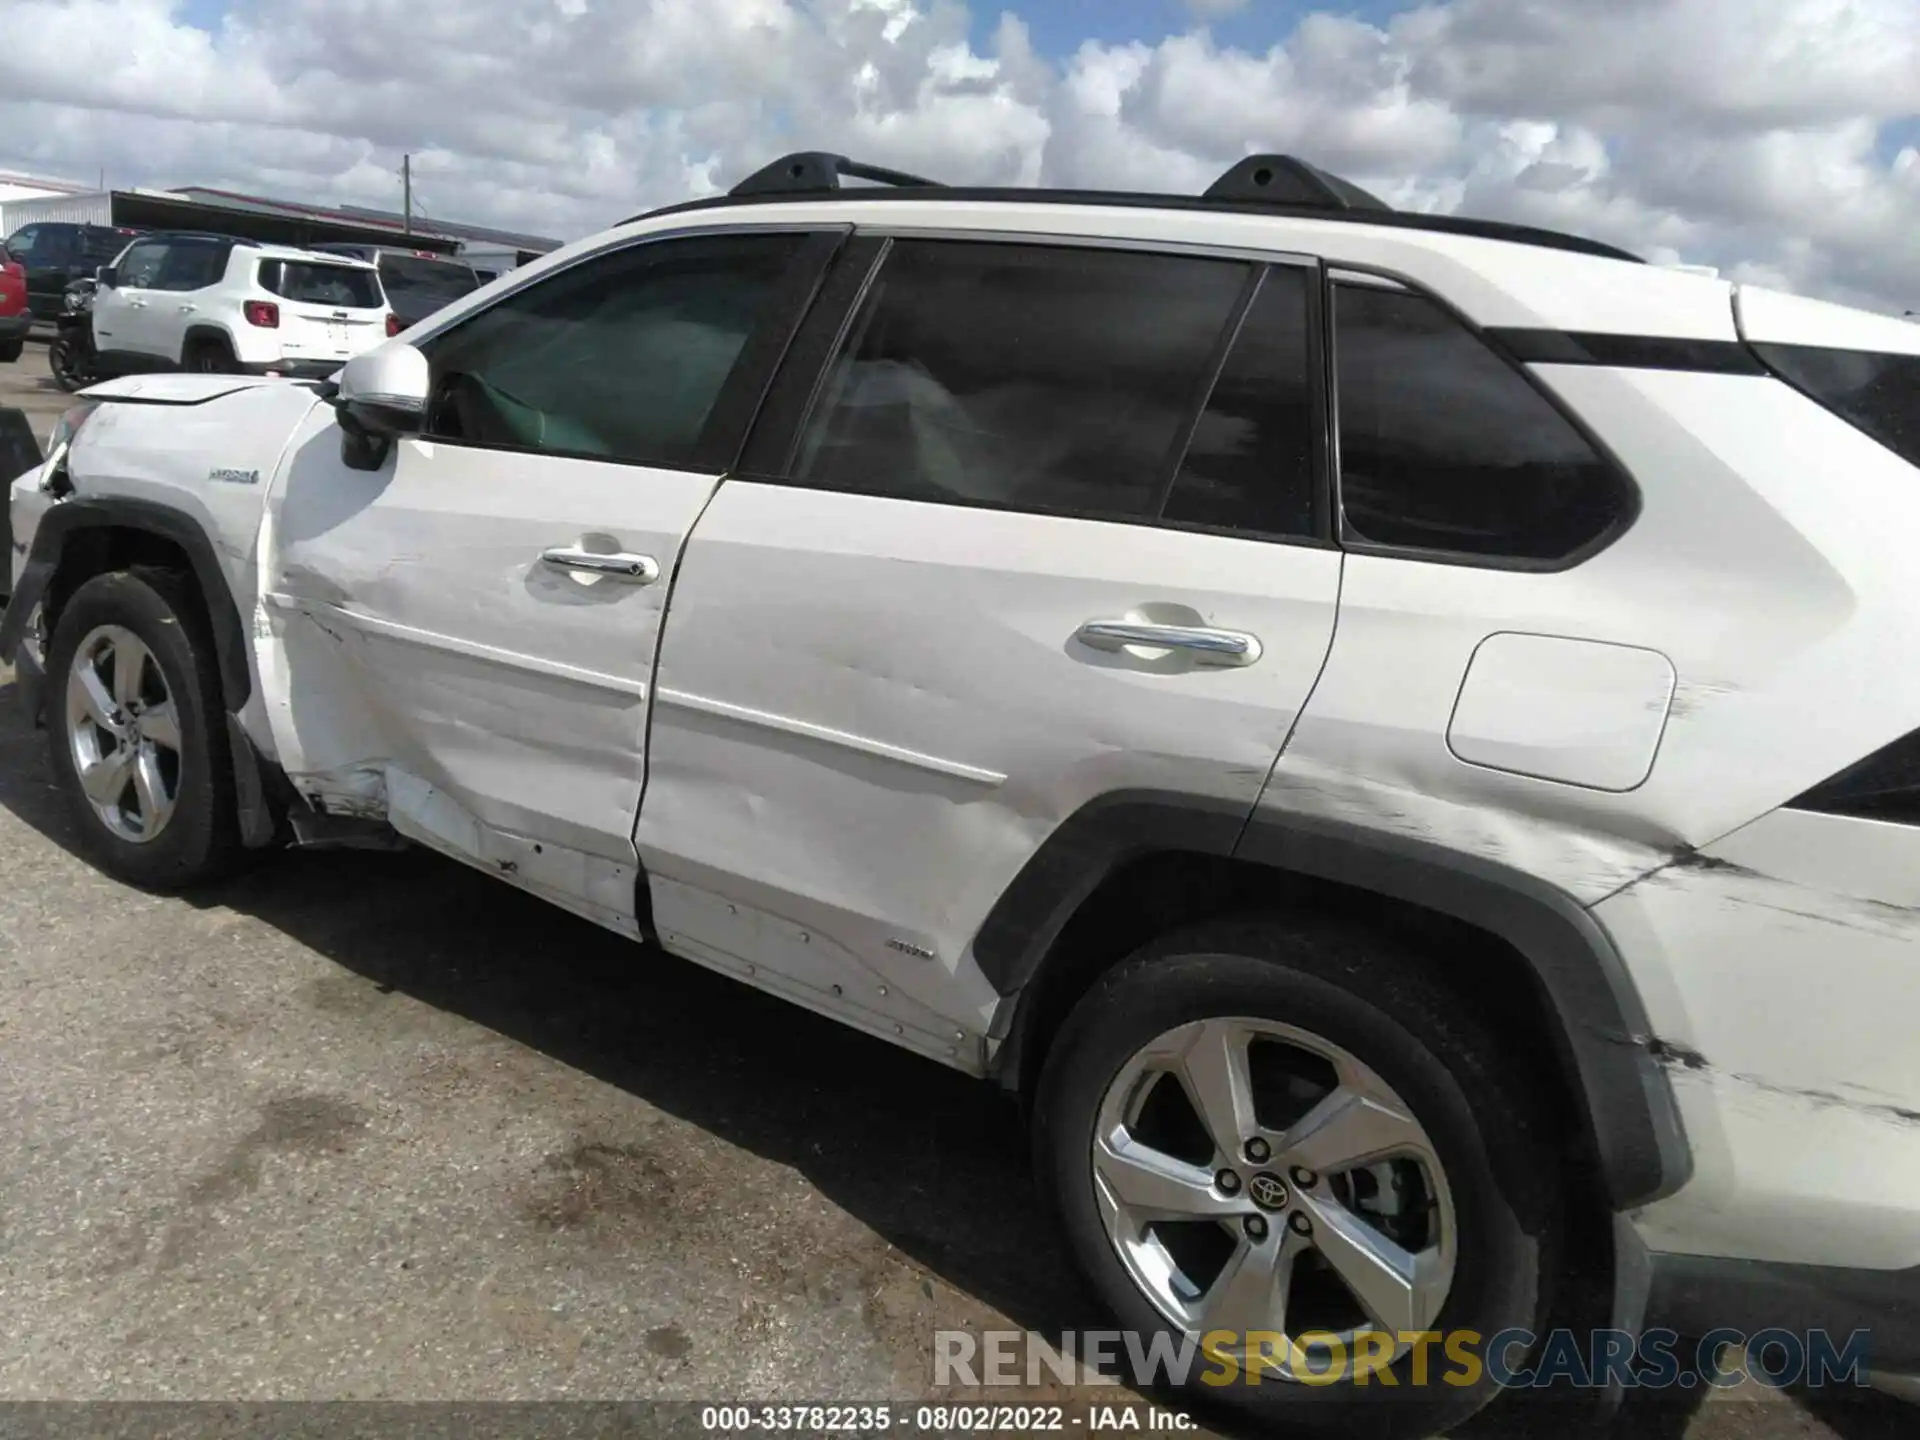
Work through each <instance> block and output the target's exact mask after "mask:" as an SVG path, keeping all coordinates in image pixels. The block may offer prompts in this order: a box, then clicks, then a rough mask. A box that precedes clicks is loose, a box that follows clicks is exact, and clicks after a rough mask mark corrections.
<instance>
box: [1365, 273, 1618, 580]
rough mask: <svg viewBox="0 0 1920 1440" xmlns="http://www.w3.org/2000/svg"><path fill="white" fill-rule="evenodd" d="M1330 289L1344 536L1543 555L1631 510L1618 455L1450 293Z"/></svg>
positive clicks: (1474, 553) (1501, 554)
mask: <svg viewBox="0 0 1920 1440" xmlns="http://www.w3.org/2000/svg"><path fill="white" fill-rule="evenodd" d="M1333 301H1334V347H1335V373H1336V391H1337V396H1336V403H1337V407H1338V417H1339V424H1338V434H1339V455H1340V504H1341V511H1342V515H1343V519H1344V527H1345V535H1346V538H1347V539H1349V540H1352V541H1356V542H1361V543H1369V544H1375V545H1387V546H1394V547H1396V548H1401V549H1411V550H1424V551H1432V552H1436V553H1440V554H1447V555H1455V556H1471V557H1481V558H1485V559H1491V560H1505V561H1519V562H1523V563H1527V562H1531V563H1536V564H1545V563H1552V562H1555V561H1560V560H1565V559H1567V558H1568V557H1569V556H1572V555H1574V554H1575V553H1576V552H1578V551H1581V550H1583V549H1584V548H1586V547H1587V546H1589V545H1591V544H1593V543H1594V542H1596V541H1598V540H1599V539H1601V538H1602V537H1603V536H1604V535H1606V534H1607V533H1608V532H1609V531H1610V530H1612V529H1614V528H1615V527H1616V526H1618V525H1619V524H1620V523H1621V522H1622V521H1623V520H1624V519H1625V518H1627V516H1629V515H1630V514H1631V511H1632V505H1633V496H1632V491H1631V490H1630V489H1629V488H1628V486H1627V484H1626V482H1625V481H1624V479H1623V477H1621V476H1620V475H1619V474H1618V472H1617V471H1616V470H1615V469H1614V467H1613V466H1612V465H1610V464H1609V463H1608V462H1607V461H1606V460H1605V459H1604V458H1603V457H1602V456H1601V455H1600V454H1599V453H1598V452H1596V451H1595V449H1594V448H1593V446H1592V445H1591V444H1590V443H1588V441H1587V439H1586V437H1585V436H1583V435H1582V434H1581V433H1580V431H1579V430H1578V429H1576V428H1575V427H1574V425H1573V423H1572V422H1571V421H1570V420H1568V419H1567V418H1566V416H1564V415H1563V414H1561V413H1560V411H1559V409H1558V408H1556V407H1555V406H1554V404H1553V403H1552V402H1551V401H1550V400H1548V399H1547V397H1546V396H1545V395H1543V394H1542V393H1541V392H1540V391H1539V390H1537V389H1535V388H1534V387H1533V385H1532V384H1530V383H1529V382H1528V380H1527V379H1526V377H1525V376H1523V375H1521V374H1520V373H1519V372H1518V371H1516V370H1515V369H1514V368H1513V367H1512V366H1511V365H1509V364H1508V363H1507V362H1506V361H1505V360H1504V359H1502V358H1501V357H1500V356H1499V355H1496V354H1495V353H1494V352H1493V351H1492V350H1490V349H1489V348H1488V347H1487V345H1486V344H1485V343H1484V342H1483V341H1482V340H1481V339H1480V338H1479V337H1478V336H1476V335H1474V334H1473V333H1472V332H1471V331H1470V330H1468V329H1467V328H1466V327H1465V326H1464V325H1462V324H1461V323H1460V322H1459V321H1457V320H1456V319H1454V318H1453V316H1452V315H1450V314H1448V313H1447V311H1446V310H1445V309H1443V308H1442V307H1441V306H1440V305H1439V304H1437V303H1436V302H1434V301H1433V300H1430V299H1428V298H1426V297H1425V296H1421V295H1416V294H1412V293H1410V292H1407V291H1402V290H1397V289H1385V288H1379V287H1375V286H1367V285H1337V286H1335V287H1334V297H1333Z"/></svg>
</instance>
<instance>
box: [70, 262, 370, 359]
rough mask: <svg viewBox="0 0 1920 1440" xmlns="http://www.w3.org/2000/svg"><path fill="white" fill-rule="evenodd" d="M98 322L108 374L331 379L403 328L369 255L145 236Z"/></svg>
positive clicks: (115, 270)
mask: <svg viewBox="0 0 1920 1440" xmlns="http://www.w3.org/2000/svg"><path fill="white" fill-rule="evenodd" d="M92 324H93V342H94V348H95V350H97V351H98V360H97V361H96V362H95V363H96V364H97V365H98V367H99V369H100V370H101V371H102V372H103V373H105V374H109V375H112V374H133V373H140V372H146V371H154V370H162V371H164V370H193V371H199V372H202V373H207V374H253V375H294V376H308V377H316V376H324V375H330V374H332V373H333V372H334V371H335V370H338V369H339V368H340V366H341V365H342V364H343V363H345V362H346V361H348V360H350V359H352V358H353V357H354V356H355V355H358V354H360V353H361V352H362V351H365V350H370V349H372V348H373V347H374V346H376V345H378V344H380V343H381V342H382V341H384V340H386V339H387V338H388V337H390V336H392V335H395V334H397V333H399V330H400V324H399V322H398V320H396V319H395V317H394V315H393V312H392V310H391V308H390V307H389V305H388V303H387V296H386V292H385V290H384V288H383V287H382V285H381V283H380V273H379V271H377V270H376V269H375V268H374V267H373V266H372V264H370V263H369V262H367V261H364V260H358V259H353V258H351V257H348V256H343V255H327V254H320V253H318V252H315V251H311V250H296V249H292V248H290V247H288V246H285V245H265V244H260V243H257V242H255V241H251V240H236V239H234V238H233V237H232V236H229V235H201V234H180V233H160V234H152V235H143V236H141V237H140V238H139V239H138V240H136V241H134V242H133V243H132V244H131V245H129V246H128V247H127V248H126V250H125V251H123V252H122V253H121V255H120V257H119V259H118V260H116V261H115V262H114V263H113V264H112V265H110V266H108V267H106V268H105V269H104V270H103V271H102V272H101V273H100V281H99V285H98V288H97V289H96V290H95V291H94V296H93V309H92Z"/></svg>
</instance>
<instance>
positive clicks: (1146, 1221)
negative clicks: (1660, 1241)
mask: <svg viewBox="0 0 1920 1440" xmlns="http://www.w3.org/2000/svg"><path fill="white" fill-rule="evenodd" d="M1536 1091H1537V1087H1534V1086H1530V1085H1529V1084H1528V1083H1527V1081H1526V1079H1525V1077H1524V1076H1521V1075H1518V1074H1516V1073H1513V1072H1511V1071H1509V1070H1508V1069H1507V1068H1506V1067H1505V1066H1504V1064H1503V1062H1502V1059H1501V1050H1500V1048H1499V1046H1498V1045H1497V1044H1496V1043H1495V1042H1494V1040H1493V1039H1492V1038H1491V1037H1490V1036H1488V1035H1487V1034H1486V1033H1485V1032H1484V1031H1482V1030H1481V1028H1480V1027H1479V1026H1478V1025H1477V1024H1476V1023H1475V1022H1474V1021H1473V1019H1472V1017H1471V1016H1470V1015H1468V1014H1466V1013H1465V1012H1464V1010H1463V1008H1462V1007H1461V1006H1459V1005H1458V1004H1457V1003H1456V1002H1455V1001H1454V1000H1453V999H1452V997H1451V996H1450V995H1448V994H1446V993H1445V992H1444V991H1442V990H1440V989H1439V988H1438V987H1435V986H1432V985H1429V984H1427V983H1425V981H1424V979H1423V977H1422V973H1421V970H1420V968H1419V966H1418V965H1417V963H1416V962H1415V959H1414V957H1410V956H1403V955H1399V954H1396V953H1394V952H1393V951H1392V950H1391V949H1390V948H1388V947H1385V946H1384V945H1382V944H1381V943H1380V942H1378V941H1376V940H1375V939H1374V938H1373V937H1372V936H1370V935H1368V934H1366V933H1365V932H1360V931H1353V930H1349V929H1346V928H1344V927H1339V926H1333V925H1315V924H1306V925H1282V924H1277V923H1276V924H1257V923H1256V924H1234V925H1224V926H1212V927H1207V928H1203V929H1200V930H1196V931H1193V932H1189V933H1188V934H1186V935H1184V936H1178V937H1174V938H1172V939H1169V940H1166V941H1162V942H1156V943H1155V944H1153V945H1151V946H1149V947H1147V949H1146V950H1144V951H1142V952H1141V953H1140V954H1139V955H1137V956H1135V957H1134V958H1133V959H1131V960H1129V961H1127V962H1125V963H1123V964H1122V965H1121V966H1120V967H1118V968H1117V969H1115V970H1114V971H1112V972H1111V973H1110V974H1108V975H1107V976H1105V977H1104V978H1103V979H1102V980H1101V981H1100V982H1098V983H1097V984H1096V986H1095V987H1094V989H1093V990H1092V991H1091V992H1090V993H1089V994H1088V995H1087V996H1086V997H1085V998H1084V999H1083V1000H1082V1001H1081V1002H1080V1004H1079V1005H1078V1006H1077V1007H1076V1008H1075V1010H1074V1012H1073V1014H1072V1015H1071V1016H1070V1017H1069V1019H1068V1021H1067V1023H1066V1025H1065V1027H1064V1028H1063V1030H1062V1031H1061V1033H1060V1036H1059V1037H1058V1039H1057V1040H1056V1042H1055V1044H1054V1046H1053V1048H1052V1050H1051V1052H1050V1053H1049V1055H1048V1058H1047V1062H1046V1068H1045V1071H1044V1073H1043V1075H1042V1079H1041V1085H1040V1094H1039V1097H1038V1103H1037V1106H1036V1111H1035V1122H1036V1123H1035V1132H1034V1139H1035V1151H1036V1160H1037V1163H1038V1166H1039V1170H1040V1174H1041V1176H1042V1179H1043V1184H1044V1187H1045V1188H1046V1190H1047V1191H1048V1192H1049V1196H1050V1199H1051V1200H1052V1202H1053V1204H1054V1205H1055V1207H1056V1208H1057V1211H1058V1213H1059V1216H1060V1218H1061V1220H1062V1222H1063V1224H1064V1226H1065V1229H1066V1232H1067V1235H1068V1238H1069V1241H1070V1243H1071V1245H1072V1248H1073V1250H1074V1252H1075V1254H1076V1256H1077V1258H1078V1259H1079V1261H1080V1264H1081V1265H1082V1267H1083V1268H1084V1269H1085V1271H1086V1272H1087V1274H1088V1276H1089V1277H1090V1278H1091V1279H1092V1281H1093V1282H1094V1284H1095V1286H1096V1287H1097V1288H1098V1290H1099V1291H1100V1293H1101V1294H1102V1296H1103V1297H1104V1298H1105V1299H1106V1300H1107V1302H1108V1304H1109V1305H1110V1306H1111V1307H1112V1308H1113V1310H1114V1311H1115V1313H1116V1314H1117V1316H1118V1317H1119V1319H1120V1321H1121V1324H1122V1325H1123V1326H1125V1327H1126V1328H1127V1329H1130V1330H1137V1331H1140V1332H1143V1343H1144V1344H1150V1343H1151V1341H1150V1339H1145V1338H1144V1337H1148V1336H1151V1335H1152V1334H1154V1333H1159V1334H1165V1335H1167V1336H1169V1337H1170V1338H1172V1339H1173V1340H1174V1341H1175V1343H1176V1344H1178V1343H1179V1342H1181V1341H1183V1340H1184V1341H1187V1342H1191V1343H1194V1344H1200V1345H1201V1346H1202V1350H1203V1354H1204V1355H1205V1356H1206V1357H1208V1358H1205V1359H1203V1360H1201V1361H1199V1362H1198V1363H1197V1364H1196V1367H1195V1370H1194V1371H1193V1375H1194V1377H1196V1378H1200V1379H1201V1381H1202V1383H1200V1384H1197V1385H1195V1384H1193V1383H1192V1381H1191V1380H1190V1381H1189V1384H1190V1386H1191V1389H1192V1392H1193V1395H1194V1398H1197V1399H1200V1400H1202V1401H1203V1402H1205V1401H1213V1402H1217V1403H1219V1404H1222V1405H1224V1406H1226V1407H1228V1408H1231V1409H1233V1410H1236V1411H1239V1412H1241V1413H1242V1414H1244V1415H1249V1416H1257V1417H1259V1418H1260V1419H1263V1420H1266V1421H1269V1422H1272V1423H1275V1424H1277V1425H1278V1426H1280V1427H1281V1428H1282V1429H1284V1430H1286V1431H1287V1432H1288V1433H1309V1434H1338V1435H1343V1436H1344V1435H1368V1436H1413V1435H1426V1434H1431V1433H1433V1432H1435V1431H1438V1430H1442V1429H1445V1428H1448V1427H1450V1426H1452V1425H1455V1424H1457V1423H1459V1422H1460V1421H1461V1420H1463V1419H1465V1418H1466V1417H1467V1416H1468V1415H1470V1414H1472V1413H1473V1412H1474V1411H1476V1410H1478V1409H1479V1408H1480V1407H1481V1406H1483V1405H1484V1404H1486V1403H1487V1402H1488V1401H1489V1400H1491V1399H1492V1398H1493V1396H1494V1394H1495V1393H1496V1391H1495V1389H1494V1387H1493V1386H1492V1384H1491V1382H1490V1381H1489V1380H1488V1379H1487V1378H1486V1376H1485V1373H1484V1370H1481V1371H1480V1372H1479V1373H1477V1374H1474V1375H1469V1373H1468V1372H1467V1371H1466V1369H1465V1368H1464V1367H1463V1366H1462V1365H1461V1364H1460V1363H1458V1361H1457V1359H1456V1358H1455V1357H1453V1356H1451V1355H1450V1353H1449V1352H1448V1351H1447V1349H1446V1348H1445V1342H1444V1340H1439V1341H1427V1342H1423V1341H1421V1340H1420V1338H1419V1337H1421V1336H1422V1335H1431V1334H1434V1333H1435V1332H1439V1333H1440V1334H1441V1335H1443V1336H1452V1335H1453V1334H1455V1333H1456V1332H1460V1331H1463V1330H1467V1331H1475V1332H1477V1333H1478V1336H1479V1338H1480V1340H1481V1341H1485V1340H1487V1339H1489V1338H1490V1337H1492V1336H1493V1335H1495V1334H1497V1333H1498V1332H1500V1331H1502V1330H1505V1329H1508V1328H1509V1327H1519V1328H1522V1329H1537V1326H1538V1323H1539V1318H1540V1315H1541V1314H1542V1313H1543V1305H1542V1296H1543V1291H1544V1289H1545V1286H1546V1282H1547V1280H1548V1278H1549V1276H1550V1274H1551V1265H1552V1258H1553V1251H1554V1244H1553V1241H1554V1228H1555V1227H1554V1223H1553V1218H1552V1217H1554V1216H1555V1215H1556V1214H1557V1213H1558V1210H1557V1189H1558V1187H1557V1182H1556V1178H1555V1177H1556V1173H1557V1172H1556V1166H1555V1153H1556V1152H1555V1149H1554V1147H1553V1146H1552V1145H1551V1143H1550V1142H1549V1140H1548V1138H1547V1133H1546V1127H1545V1125H1544V1124H1543V1123H1542V1122H1541V1120H1540V1118H1539V1116H1538V1114H1537V1111H1536V1108H1535V1105H1534V1103H1533V1099H1532V1096H1533V1095H1534V1093H1536ZM1129 1348H1130V1349H1131V1347H1129ZM1147 1353H1150V1352H1147ZM1216 1356H1217V1357H1223V1358H1222V1359H1215V1358H1212V1357H1216ZM1227 1362H1230V1365H1229V1364H1228V1363H1227ZM1330 1367H1331V1368H1330ZM1362 1372H1364V1374H1365V1376H1366V1379H1365V1380H1364V1381H1362V1380H1361V1379H1360V1378H1359V1377H1360V1375H1361V1373H1362ZM1256 1373H1257V1374H1258V1376H1259V1378H1258V1380H1257V1381H1256V1380H1255V1378H1254V1376H1255V1375H1256ZM1449 1376H1451V1378H1449ZM1128 1378H1135V1377H1128ZM1138 1378H1139V1379H1141V1380H1142V1381H1145V1380H1147V1379H1148V1378H1149V1377H1145V1376H1142V1377H1138ZM1469 1380H1471V1383H1465V1382H1467V1381H1469Z"/></svg>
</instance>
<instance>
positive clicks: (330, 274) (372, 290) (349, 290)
mask: <svg viewBox="0 0 1920 1440" xmlns="http://www.w3.org/2000/svg"><path fill="white" fill-rule="evenodd" d="M260 283H261V285H263V286H264V287H265V288H267V289H268V290H271V291H272V292H273V293H274V294H276V295H278V296H280V297H281V298H282V299H284V300H294V301H298V302H299V303H301V304H305V305H333V306H336V307H338V308H340V309H343V310H377V309H379V308H380V307H381V306H382V305H383V304H384V303H385V300H384V297H382V295H381V293H380V277H379V276H378V275H376V274H374V273H373V271H371V270H358V269H355V268H353V267H351V266H348V265H323V264H320V263H318V262H317V261H311V260H262V261H261V262H260Z"/></svg>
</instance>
